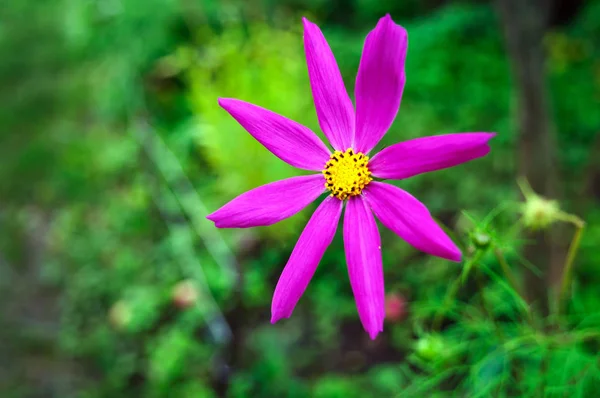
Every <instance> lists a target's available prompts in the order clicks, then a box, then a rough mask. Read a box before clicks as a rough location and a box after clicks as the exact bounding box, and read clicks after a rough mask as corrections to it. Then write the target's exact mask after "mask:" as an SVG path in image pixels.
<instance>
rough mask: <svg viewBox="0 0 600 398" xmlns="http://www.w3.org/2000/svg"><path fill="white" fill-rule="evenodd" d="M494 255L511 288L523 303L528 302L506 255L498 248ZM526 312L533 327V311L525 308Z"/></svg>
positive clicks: (495, 249)
mask: <svg viewBox="0 0 600 398" xmlns="http://www.w3.org/2000/svg"><path fill="white" fill-rule="evenodd" d="M494 255H495V256H496V260H498V263H499V264H500V267H501V268H502V272H503V273H504V276H505V277H506V279H507V280H508V283H509V284H510V287H511V288H512V289H513V290H514V292H515V293H516V294H517V295H518V296H519V297H521V300H522V301H523V302H527V300H526V299H525V296H524V295H523V292H521V288H520V287H519V283H518V282H517V279H516V278H515V275H514V274H513V273H512V271H511V270H510V266H509V265H508V263H507V262H506V259H505V258H504V255H503V254H502V251H501V250H500V249H499V248H497V247H496V248H494ZM525 312H526V315H527V320H528V321H529V323H530V324H531V325H533V318H532V317H531V311H530V310H529V307H527V308H525Z"/></svg>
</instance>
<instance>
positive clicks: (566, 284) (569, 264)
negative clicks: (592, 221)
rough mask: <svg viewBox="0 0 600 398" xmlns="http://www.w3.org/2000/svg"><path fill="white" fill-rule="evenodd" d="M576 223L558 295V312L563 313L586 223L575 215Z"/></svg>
mask: <svg viewBox="0 0 600 398" xmlns="http://www.w3.org/2000/svg"><path fill="white" fill-rule="evenodd" d="M571 222H572V223H573V224H574V225H575V228H576V230H575V234H574V235H573V239H572V240H571V245H570V246H569V251H568V253H567V259H566V260H565V266H564V268H563V275H562V282H561V287H560V294H559V296H558V314H559V315H560V314H562V313H563V311H564V310H565V306H566V301H567V296H568V294H569V290H570V286H571V280H572V278H573V264H574V263H575V256H576V255H577V251H578V250H579V244H580V243H581V236H582V235H583V229H584V227H585V223H584V222H583V221H582V220H581V219H579V218H577V217H575V218H573V219H572V221H571Z"/></svg>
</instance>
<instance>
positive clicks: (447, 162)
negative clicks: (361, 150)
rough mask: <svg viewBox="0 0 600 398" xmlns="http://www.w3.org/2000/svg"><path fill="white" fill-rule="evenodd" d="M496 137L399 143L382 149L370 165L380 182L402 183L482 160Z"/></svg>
mask: <svg viewBox="0 0 600 398" xmlns="http://www.w3.org/2000/svg"><path fill="white" fill-rule="evenodd" d="M495 135H496V134H495V133H462V134H447V135H435V136H431V137H423V138H416V139H414V140H409V141H404V142H400V143H398V144H395V145H392V146H390V147H387V148H385V149H383V150H382V151H381V152H379V153H378V154H377V155H375V156H373V159H371V161H370V162H369V169H370V170H371V172H372V173H373V175H374V176H376V177H379V178H392V179H402V178H408V177H412V176H414V175H417V174H421V173H426V172H428V171H434V170H440V169H445V168H447V167H452V166H456V165H459V164H461V163H465V162H468V161H470V160H473V159H477V158H480V157H482V156H485V155H487V154H488V152H489V151H490V147H489V145H488V141H489V140H490V139H492V137H494V136H495Z"/></svg>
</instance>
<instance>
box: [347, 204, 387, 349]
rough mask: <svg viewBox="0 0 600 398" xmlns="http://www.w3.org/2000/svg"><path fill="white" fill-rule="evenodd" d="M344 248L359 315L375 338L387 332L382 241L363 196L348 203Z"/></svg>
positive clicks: (371, 335) (370, 334)
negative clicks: (380, 333)
mask: <svg viewBox="0 0 600 398" xmlns="http://www.w3.org/2000/svg"><path fill="white" fill-rule="evenodd" d="M344 247H345V249H346V263H347V264H348V275H349V276H350V285H351V286H352V291H353V292H354V299H355V300H356V307H357V309H358V315H359V317H360V321H361V322H362V324H363V327H364V328H365V330H366V331H367V333H369V336H370V337H371V339H375V336H377V334H378V333H379V332H381V331H383V318H384V317H385V304H384V287H383V265H382V262H381V239H380V237H379V231H378V230H377V224H376V223H375V218H374V217H373V214H372V213H371V209H369V207H368V205H367V203H366V202H365V201H364V200H363V199H362V198H360V197H352V198H350V199H349V200H348V204H347V207H346V214H345V215H344Z"/></svg>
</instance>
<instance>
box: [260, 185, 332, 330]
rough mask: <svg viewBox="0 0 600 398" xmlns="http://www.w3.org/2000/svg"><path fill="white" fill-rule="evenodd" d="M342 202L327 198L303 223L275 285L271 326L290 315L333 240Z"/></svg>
mask: <svg viewBox="0 0 600 398" xmlns="http://www.w3.org/2000/svg"><path fill="white" fill-rule="evenodd" d="M342 203H343V202H342V201H341V200H339V199H337V198H332V197H331V196H328V197H327V198H326V199H325V200H324V201H323V203H321V205H320V206H319V207H318V208H317V210H316V211H315V213H314V214H313V215H312V217H311V219H310V220H309V221H308V224H306V228H304V231H302V234H301V235H300V238H299V239H298V242H297V243H296V247H294V250H293V251H292V255H291V256H290V259H289V260H288V263H287V265H286V266H285V268H284V269H283V273H282V274H281V277H280V278H279V282H277V287H276V288H275V294H274V295H273V304H272V305H271V323H275V322H277V321H278V320H280V319H281V318H289V317H290V315H292V311H294V307H295V306H296V304H297V303H298V300H300V296H302V294H303V293H304V290H306V287H307V286H308V283H309V282H310V280H311V278H312V277H313V275H314V273H315V271H316V270H317V265H319V261H321V257H323V253H325V250H326V249H327V247H328V246H329V245H330V244H331V241H332V240H333V236H334V235H335V230H336V229H337V225H338V221H339V219H340V214H341V213H342Z"/></svg>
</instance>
